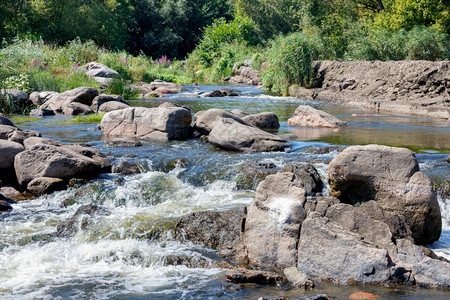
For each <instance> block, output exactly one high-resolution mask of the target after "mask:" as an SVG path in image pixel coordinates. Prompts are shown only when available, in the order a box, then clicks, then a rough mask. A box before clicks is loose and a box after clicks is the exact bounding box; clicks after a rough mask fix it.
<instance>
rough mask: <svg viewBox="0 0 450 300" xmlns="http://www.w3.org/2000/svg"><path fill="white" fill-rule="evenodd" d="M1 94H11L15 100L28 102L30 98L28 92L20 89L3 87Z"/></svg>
mask: <svg viewBox="0 0 450 300" xmlns="http://www.w3.org/2000/svg"><path fill="white" fill-rule="evenodd" d="M0 95H10V96H12V99H13V101H14V102H16V103H19V102H26V101H27V100H28V95H27V93H25V92H23V91H21V90H18V89H1V90H0Z"/></svg>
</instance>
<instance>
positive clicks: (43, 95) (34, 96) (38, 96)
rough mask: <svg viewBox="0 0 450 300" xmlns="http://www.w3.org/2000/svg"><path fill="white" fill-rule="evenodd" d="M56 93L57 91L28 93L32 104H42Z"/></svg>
mask: <svg viewBox="0 0 450 300" xmlns="http://www.w3.org/2000/svg"><path fill="white" fill-rule="evenodd" d="M58 94H59V93H57V92H52V91H43V92H32V93H31V94H30V101H31V102H33V104H34V105H42V104H43V103H45V101H47V100H48V99H50V98H52V97H54V96H56V95H58Z"/></svg>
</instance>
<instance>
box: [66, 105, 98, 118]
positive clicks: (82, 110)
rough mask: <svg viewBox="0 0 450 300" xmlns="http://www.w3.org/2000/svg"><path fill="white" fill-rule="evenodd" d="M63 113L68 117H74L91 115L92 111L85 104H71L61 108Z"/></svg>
mask: <svg viewBox="0 0 450 300" xmlns="http://www.w3.org/2000/svg"><path fill="white" fill-rule="evenodd" d="M63 113H64V114H65V115H69V116H76V115H88V114H92V113H94V111H93V110H92V109H91V108H90V107H89V106H88V105H86V104H82V103H78V102H72V103H69V104H68V105H67V106H66V107H64V108H63Z"/></svg>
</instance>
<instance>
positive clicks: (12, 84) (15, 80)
mask: <svg viewBox="0 0 450 300" xmlns="http://www.w3.org/2000/svg"><path fill="white" fill-rule="evenodd" d="M28 80H29V78H28V75H27V74H18V75H13V76H10V77H8V78H6V79H5V80H4V81H3V83H2V87H3V88H5V89H17V90H21V91H23V92H25V93H28V92H29V91H30V88H29V81H28Z"/></svg>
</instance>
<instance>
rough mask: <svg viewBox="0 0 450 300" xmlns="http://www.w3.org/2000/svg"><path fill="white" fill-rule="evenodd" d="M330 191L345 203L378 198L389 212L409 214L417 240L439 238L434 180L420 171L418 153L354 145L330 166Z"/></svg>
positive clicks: (380, 203) (439, 216) (426, 242)
mask: <svg viewBox="0 0 450 300" xmlns="http://www.w3.org/2000/svg"><path fill="white" fill-rule="evenodd" d="M328 183H329V185H330V194H331V195H333V196H336V197H337V198H339V200H341V201H342V202H344V203H350V204H356V203H363V202H366V201H369V200H375V201H376V202H377V203H378V205H379V206H380V207H381V208H382V209H383V210H384V211H388V212H393V213H396V214H398V215H402V216H404V217H405V219H406V222H407V223H408V225H409V226H410V228H411V231H412V234H413V238H414V241H415V242H416V243H419V244H431V243H433V242H434V241H436V240H438V239H439V236H440V234H441V228H442V220H441V212H440V209H439V204H438V202H437V200H436V194H435V192H434V190H433V184H432V182H431V180H430V179H429V178H428V177H427V176H426V175H424V174H423V173H421V172H419V166H418V163H417V160H416V157H415V155H414V153H413V152H412V151H410V150H408V149H403V148H394V147H387V146H379V145H368V146H352V147H348V148H347V149H345V150H344V151H342V152H341V153H340V154H338V155H337V156H336V157H335V158H334V159H333V161H332V162H331V163H330V165H329V168H328Z"/></svg>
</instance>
